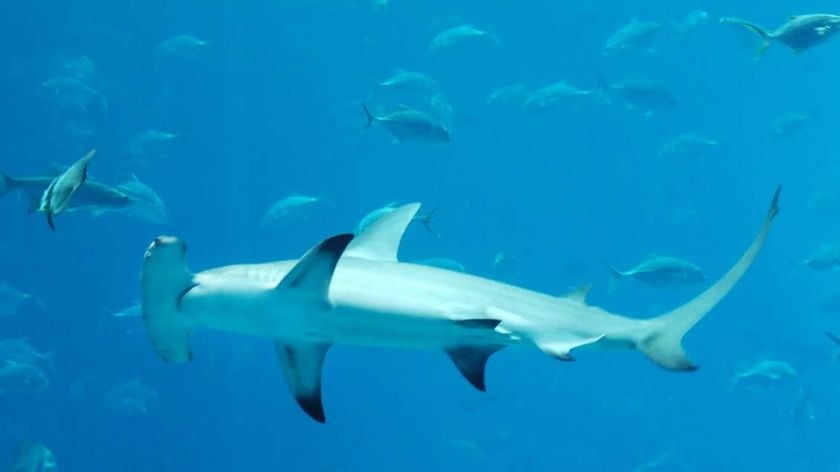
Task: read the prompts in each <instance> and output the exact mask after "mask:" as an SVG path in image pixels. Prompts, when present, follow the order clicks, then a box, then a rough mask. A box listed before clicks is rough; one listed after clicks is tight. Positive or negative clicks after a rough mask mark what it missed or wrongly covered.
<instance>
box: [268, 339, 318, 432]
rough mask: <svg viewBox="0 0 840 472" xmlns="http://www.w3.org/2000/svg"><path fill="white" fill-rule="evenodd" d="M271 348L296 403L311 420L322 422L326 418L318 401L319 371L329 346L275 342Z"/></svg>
mask: <svg viewBox="0 0 840 472" xmlns="http://www.w3.org/2000/svg"><path fill="white" fill-rule="evenodd" d="M274 347H275V349H276V350H277V358H278V359H279V360H280V366H281V367H282V368H283V375H284V376H285V377H286V384H287V385H288V386H289V391H290V392H291V393H292V396H293V397H295V401H297V403H298V405H300V407H301V408H302V409H303V411H304V412H305V413H306V414H307V415H309V416H310V417H311V418H312V419H313V420H315V421H317V422H319V423H325V422H326V421H327V418H326V415H324V404H323V402H322V400H321V371H322V370H323V367H324V358H325V357H326V355H327V350H328V349H329V348H330V345H329V344H328V343H286V342H284V341H279V340H278V341H275V342H274Z"/></svg>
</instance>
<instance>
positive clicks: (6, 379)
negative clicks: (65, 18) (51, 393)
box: [0, 360, 50, 394]
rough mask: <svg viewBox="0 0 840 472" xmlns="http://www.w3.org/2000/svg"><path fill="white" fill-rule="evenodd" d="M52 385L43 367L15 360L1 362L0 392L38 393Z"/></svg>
mask: <svg viewBox="0 0 840 472" xmlns="http://www.w3.org/2000/svg"><path fill="white" fill-rule="evenodd" d="M49 386H50V381H49V380H48V379H47V376H46V375H44V373H43V372H42V371H41V369H39V368H37V367H34V366H31V365H26V364H21V363H18V362H15V361H10V360H6V361H2V362H0V394H3V393H38V392H43V391H44V390H46V389H47V388H49Z"/></svg>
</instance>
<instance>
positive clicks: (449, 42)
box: [429, 24, 500, 51]
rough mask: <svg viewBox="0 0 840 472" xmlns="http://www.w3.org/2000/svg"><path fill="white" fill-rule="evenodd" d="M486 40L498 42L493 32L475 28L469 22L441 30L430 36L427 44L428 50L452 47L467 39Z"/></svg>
mask: <svg viewBox="0 0 840 472" xmlns="http://www.w3.org/2000/svg"><path fill="white" fill-rule="evenodd" d="M476 39H481V40H488V41H490V42H494V43H499V42H500V40H499V37H498V36H496V35H495V34H493V33H491V32H489V31H485V30H482V29H479V28H476V27H475V26H473V25H470V24H463V25H459V26H455V27H452V28H449V29H446V30H443V31H441V32H440V33H438V34H436V35H435V37H434V38H432V42H431V44H429V50H431V51H437V50H439V49H443V48H448V47H452V46H454V45H456V44H460V43H463V42H466V41H468V40H476Z"/></svg>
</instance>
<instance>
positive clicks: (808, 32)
mask: <svg viewBox="0 0 840 472" xmlns="http://www.w3.org/2000/svg"><path fill="white" fill-rule="evenodd" d="M720 22H721V23H731V24H735V25H740V26H743V27H744V28H746V29H747V30H749V31H751V32H752V33H754V34H755V35H757V36H758V37H759V38H761V46H759V48H758V52H757V53H756V55H758V56H760V55H762V54H764V51H766V50H767V48H768V47H770V44H772V43H773V42H774V41H776V42H780V43H782V44H784V45H785V46H787V47H789V48H790V49H792V50H793V51H794V52H802V51H804V50H806V49H809V48H811V47H814V46H816V45H818V44H821V43H824V42H826V41H827V40H828V39H829V38H831V37H832V36H834V35H835V34H837V33H838V32H840V15H831V14H825V13H814V14H808V15H796V16H792V17H790V19H789V20H788V21H787V22H786V23H785V24H783V25H782V26H780V27H779V28H778V29H776V30H775V31H768V30H765V29H764V28H762V27H761V26H758V25H756V24H754V23H750V22H748V21H744V20H739V19H737V18H721V19H720Z"/></svg>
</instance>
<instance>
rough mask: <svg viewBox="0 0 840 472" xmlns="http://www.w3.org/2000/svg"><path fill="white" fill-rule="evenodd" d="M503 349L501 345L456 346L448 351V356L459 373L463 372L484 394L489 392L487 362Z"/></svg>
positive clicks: (471, 383)
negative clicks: (486, 377) (486, 380)
mask: <svg viewBox="0 0 840 472" xmlns="http://www.w3.org/2000/svg"><path fill="white" fill-rule="evenodd" d="M502 348H504V346H501V345H488V346H456V347H451V348H448V349H446V354H447V355H448V356H449V358H450V359H452V362H453V363H454V364H455V367H457V368H458V372H461V375H463V376H464V378H465V379H467V382H469V383H470V385H472V386H473V387H475V388H476V389H477V390H479V391H481V392H484V391H487V386H486V385H485V383H484V371H485V369H486V367H487V360H488V359H490V356H492V355H493V354H494V353H495V352H497V351H499V350H501V349H502Z"/></svg>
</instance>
